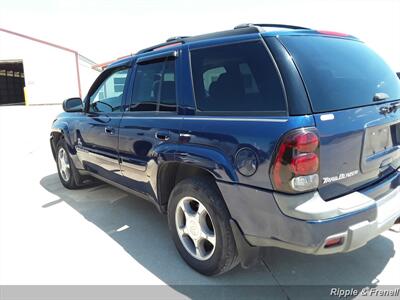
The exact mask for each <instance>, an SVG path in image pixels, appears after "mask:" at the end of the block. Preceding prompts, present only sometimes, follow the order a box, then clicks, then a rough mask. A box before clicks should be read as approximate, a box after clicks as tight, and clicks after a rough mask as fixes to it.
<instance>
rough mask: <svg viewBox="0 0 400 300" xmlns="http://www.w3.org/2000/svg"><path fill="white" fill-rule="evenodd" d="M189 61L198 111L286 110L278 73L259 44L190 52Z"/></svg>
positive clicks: (235, 45)
mask: <svg viewBox="0 0 400 300" xmlns="http://www.w3.org/2000/svg"><path fill="white" fill-rule="evenodd" d="M191 60H192V72H193V82H194V91H195V96H196V105H197V109H198V110H200V111H216V112H217V111H225V112H227V111H237V112H276V111H281V112H282V111H285V110H286V105H285V100H284V97H283V93H282V86H281V82H280V79H279V77H278V73H277V71H276V68H275V66H274V64H273V62H272V60H271V58H270V56H269V55H268V52H267V50H266V49H265V47H264V45H263V43H262V42H250V43H240V44H234V45H227V46H218V47H211V48H205V49H198V50H193V51H192V52H191Z"/></svg>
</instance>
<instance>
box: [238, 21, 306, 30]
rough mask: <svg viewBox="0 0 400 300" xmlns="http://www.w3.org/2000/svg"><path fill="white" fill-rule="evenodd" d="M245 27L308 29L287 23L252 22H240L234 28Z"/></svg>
mask: <svg viewBox="0 0 400 300" xmlns="http://www.w3.org/2000/svg"><path fill="white" fill-rule="evenodd" d="M247 27H256V28H261V29H262V27H273V28H288V29H303V30H310V28H307V27H301V26H294V25H287V24H253V23H244V24H240V25H237V26H235V28H234V29H242V28H247ZM260 31H261V30H260Z"/></svg>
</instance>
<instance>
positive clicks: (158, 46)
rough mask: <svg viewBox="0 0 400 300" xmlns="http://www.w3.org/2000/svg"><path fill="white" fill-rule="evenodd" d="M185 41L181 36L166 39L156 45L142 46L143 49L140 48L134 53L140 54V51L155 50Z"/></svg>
mask: <svg viewBox="0 0 400 300" xmlns="http://www.w3.org/2000/svg"><path fill="white" fill-rule="evenodd" d="M184 43H185V40H184V39H183V38H182V39H178V38H177V39H176V40H174V39H168V40H167V41H166V42H165V43H161V44H157V45H154V46H151V47H148V48H144V49H142V50H140V51H138V52H137V53H136V54H142V53H146V52H151V51H154V50H156V49H159V48H160V49H161V48H167V47H168V46H175V45H176V44H184Z"/></svg>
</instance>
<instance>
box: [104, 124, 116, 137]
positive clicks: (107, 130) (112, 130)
mask: <svg viewBox="0 0 400 300" xmlns="http://www.w3.org/2000/svg"><path fill="white" fill-rule="evenodd" d="M104 132H105V133H106V134H109V135H113V134H114V133H115V129H114V127H111V126H107V127H106V128H104Z"/></svg>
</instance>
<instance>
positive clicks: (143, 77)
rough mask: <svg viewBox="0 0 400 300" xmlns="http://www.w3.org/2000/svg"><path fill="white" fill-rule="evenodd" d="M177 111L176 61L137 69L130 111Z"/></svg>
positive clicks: (157, 62)
mask: <svg viewBox="0 0 400 300" xmlns="http://www.w3.org/2000/svg"><path fill="white" fill-rule="evenodd" d="M158 105H159V110H160V111H176V86H175V60H173V59H163V60H158V61H154V62H151V63H146V64H138V65H137V67H136V76H135V82H134V85H133V94H132V101H131V106H130V111H156V110H157V107H158Z"/></svg>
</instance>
